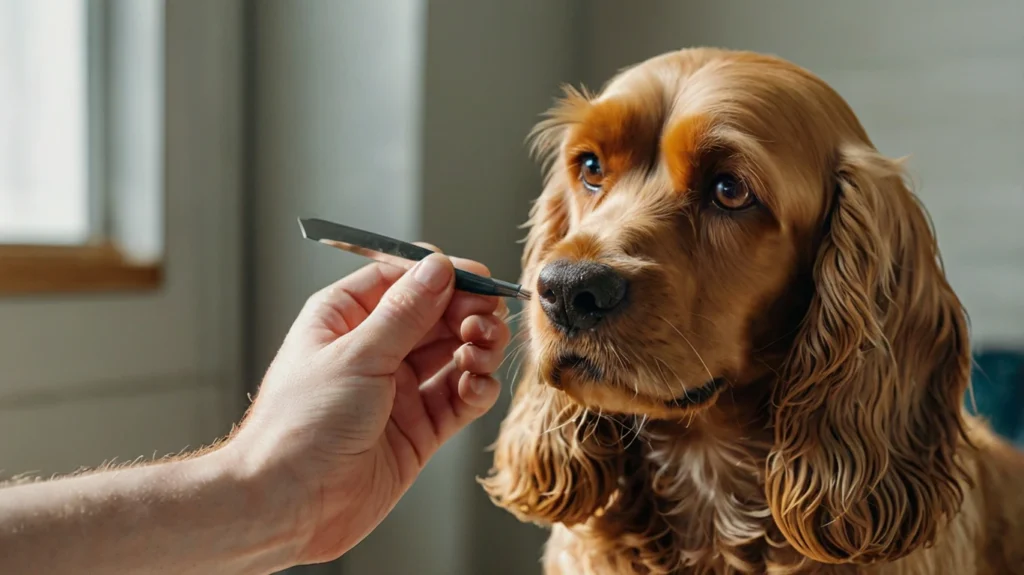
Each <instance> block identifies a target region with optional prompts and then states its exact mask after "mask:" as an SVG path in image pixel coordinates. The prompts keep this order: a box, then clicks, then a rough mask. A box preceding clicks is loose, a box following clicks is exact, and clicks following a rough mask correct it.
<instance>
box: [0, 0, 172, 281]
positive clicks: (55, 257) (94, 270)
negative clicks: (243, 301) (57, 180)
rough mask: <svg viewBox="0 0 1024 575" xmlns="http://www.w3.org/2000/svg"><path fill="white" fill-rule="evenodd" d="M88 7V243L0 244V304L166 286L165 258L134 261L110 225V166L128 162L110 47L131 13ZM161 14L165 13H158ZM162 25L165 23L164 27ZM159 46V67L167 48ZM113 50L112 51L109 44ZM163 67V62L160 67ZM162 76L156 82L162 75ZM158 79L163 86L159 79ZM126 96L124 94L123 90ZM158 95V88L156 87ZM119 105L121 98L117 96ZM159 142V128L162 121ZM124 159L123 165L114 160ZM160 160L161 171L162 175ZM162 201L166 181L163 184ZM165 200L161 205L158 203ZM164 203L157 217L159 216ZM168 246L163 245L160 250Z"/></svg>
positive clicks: (101, 0) (93, 1)
mask: <svg viewBox="0 0 1024 575" xmlns="http://www.w3.org/2000/svg"><path fill="white" fill-rule="evenodd" d="M85 1H86V3H87V5H86V26H87V29H86V34H85V36H86V50H87V53H86V73H87V74H86V75H87V87H86V94H87V99H88V103H87V109H88V120H87V121H88V123H87V142H88V145H87V154H88V156H87V158H86V162H87V164H86V165H87V166H88V173H87V185H86V189H87V193H88V196H89V240H88V241H87V242H86V243H84V244H80V245H47V244H11V243H7V244H2V243H0V297H8V296H24V295H45V294H74V293H85V292H124V291H131V292H140V291H142V292H145V291H153V290H157V289H159V288H160V287H161V286H162V284H163V279H164V273H163V257H162V255H161V258H160V259H159V260H158V261H156V262H151V261H137V260H136V259H133V258H132V257H130V255H129V254H128V253H126V251H125V250H124V249H122V247H121V246H120V245H119V242H118V241H117V240H118V238H117V234H116V231H115V229H114V225H113V224H114V222H113V219H114V217H115V212H116V211H117V208H118V206H117V205H115V204H114V202H117V201H118V199H117V197H116V194H114V193H113V192H112V189H111V188H112V186H113V183H114V182H113V181H112V178H111V176H112V172H113V169H112V161H114V160H117V161H122V162H131V161H134V159H132V158H129V157H127V156H129V155H131V153H132V152H131V150H129V149H127V147H126V146H124V145H123V144H122V145H120V146H118V143H117V142H115V141H114V138H115V137H116V135H115V134H114V133H113V129H112V125H113V122H115V121H121V122H129V121H131V118H128V117H123V118H121V117H118V116H117V114H118V111H117V110H115V109H114V107H113V106H112V102H113V101H114V99H115V97H117V96H118V94H115V91H116V90H117V89H118V87H117V86H115V85H114V81H115V80H116V79H115V78H114V74H115V73H116V71H115V70H114V69H113V68H114V64H113V62H112V57H113V49H114V47H116V48H119V49H122V50H123V49H131V46H126V45H124V44H125V41H124V38H123V35H119V34H117V33H116V29H115V28H114V25H113V21H114V18H115V17H118V16H121V17H122V18H123V17H124V14H117V13H116V11H118V10H122V11H125V10H129V11H130V10H132V9H133V8H132V7H130V6H124V5H121V4H119V3H117V2H114V1H112V0H85ZM161 11H162V9H161ZM161 24H162V23H161ZM160 40H161V44H160V46H159V50H160V57H161V59H162V56H163V50H164V46H163V44H162V40H163V39H162V38H161V39H160ZM114 43H120V44H115V46H114V47H112V44H114ZM162 64H163V62H162V61H161V65H162ZM162 72H163V71H162V69H161V75H162ZM161 79H162V78H161ZM120 89H122V90H123V89H124V88H120ZM159 89H160V90H161V91H162V86H160V87H159ZM120 96H121V97H122V98H124V97H125V96H124V94H120ZM159 121H160V124H161V125H160V127H161V133H160V134H159V137H161V138H162V136H163V134H162V128H163V126H162V122H163V117H162V115H161V117H160V119H159ZM115 154H123V155H124V156H126V157H124V158H115V157H114V156H115ZM162 160H163V158H160V161H159V162H158V164H159V165H158V167H159V168H160V169H162ZM158 180H159V181H160V187H161V189H160V190H159V191H158V193H159V195H160V196H161V197H162V196H163V193H164V190H163V187H164V186H163V178H162V171H161V173H160V177H159V178H158ZM161 199H162V198H161ZM163 207H164V206H163V202H162V203H161V206H160V209H161V217H163V216H164V215H165V214H164V213H163ZM162 243H165V242H162Z"/></svg>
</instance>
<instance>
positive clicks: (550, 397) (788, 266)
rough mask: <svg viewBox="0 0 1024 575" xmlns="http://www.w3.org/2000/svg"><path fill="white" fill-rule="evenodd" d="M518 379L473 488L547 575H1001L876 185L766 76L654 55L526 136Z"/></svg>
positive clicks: (801, 96) (736, 59)
mask: <svg viewBox="0 0 1024 575" xmlns="http://www.w3.org/2000/svg"><path fill="white" fill-rule="evenodd" d="M535 136H536V139H535V144H536V148H537V151H538V152H539V153H540V154H541V155H543V156H544V157H545V159H547V160H548V161H549V162H548V164H547V166H548V167H547V171H548V175H547V180H546V184H545V189H544V191H543V193H542V194H541V197H540V199H539V200H538V202H537V204H536V205H535V207H534V210H533V213H532V217H531V221H530V223H529V225H530V231H529V235H528V237H527V242H526V245H525V254H524V260H523V262H524V269H525V271H524V278H523V279H524V283H525V284H526V285H530V286H535V287H536V294H537V296H536V297H535V300H534V301H532V302H530V304H529V306H528V308H527V310H526V312H525V313H526V323H527V324H528V325H527V335H528V337H529V352H528V355H529V358H528V360H527V365H526V367H525V368H524V372H525V373H526V375H525V377H523V378H522V379H521V380H520V381H518V382H516V385H517V386H518V387H517V390H516V395H515V400H514V404H513V406H512V408H511V411H510V413H509V414H508V416H507V418H506V420H505V422H504V424H503V427H502V430H501V433H500V436H499V438H498V440H497V443H496V446H495V459H494V469H493V470H492V473H491V475H490V476H489V477H488V478H486V479H485V480H484V484H485V487H486V489H487V491H488V492H489V494H490V495H491V497H492V498H493V500H494V501H495V502H496V503H497V504H498V505H500V506H502V507H504V508H506V509H508V510H509V511H511V512H512V513H514V514H515V515H516V516H517V517H519V518H520V519H522V520H526V521H533V522H537V523H540V524H543V525H549V526H551V527H552V535H551V538H550V540H549V543H548V546H547V549H546V551H545V554H544V561H543V564H544V568H545V571H546V573H549V574H556V573H557V574H564V575H572V574H598V573H600V574H623V573H644V574H662V573H665V574H667V573H770V574H783V573H787V574H788V573H894V574H895V573H949V574H955V575H967V574H1004V573H1024V494H1022V492H1024V458H1022V456H1021V455H1020V454H1019V453H1018V452H1016V451H1014V450H1013V449H1012V448H1010V447H1009V446H1007V445H1006V444H1004V443H1002V442H1001V441H999V440H998V439H996V438H995V437H994V436H993V434H992V433H991V432H990V431H988V430H987V428H985V427H984V426H983V424H981V423H979V422H978V421H976V420H975V419H974V418H972V417H970V416H969V415H967V414H965V413H964V412H963V411H962V405H963V398H964V394H965V390H966V389H967V386H968V378H969V373H970V346H969V341H968V329H967V324H966V317H965V313H964V310H963V309H962V307H961V304H960V301H959V300H958V299H957V296H956V294H955V293H954V292H953V290H952V289H950V286H949V284H948V283H947V281H946V278H945V275H944V272H943V270H942V267H941V263H940V260H939V254H938V250H937V246H936V242H935V239H934V236H933V233H932V230H931V227H930V225H929V222H928V219H927V216H926V214H925V212H924V210H923V209H922V207H921V206H920V205H919V204H918V202H917V200H916V198H915V196H914V195H913V194H912V193H911V191H910V190H909V189H908V188H907V187H906V185H905V184H904V179H903V174H902V170H901V165H900V163H898V162H897V161H893V160H890V159H887V158H885V157H883V156H881V155H880V154H879V153H878V151H877V150H876V149H875V148H874V146H873V145H872V143H871V140H870V139H869V138H868V136H867V134H866V133H865V132H864V129H863V128H862V127H861V125H860V123H859V122H858V120H857V118H856V117H855V116H854V114H853V112H852V111H851V109H850V108H849V107H848V106H847V104H846V103H845V102H844V101H843V99H842V98H841V97H840V96H839V95H838V94H836V93H835V92H834V91H833V90H832V89H831V88H829V86H827V85H826V84H825V83H824V82H823V81H821V80H820V79H818V78H817V77H815V76H813V75H812V74H810V73H809V72H807V71H805V70H803V69H801V68H799V67H797V66H795V65H793V64H790V63H788V62H785V61H782V60H779V59H775V58H772V57H767V56H762V55H757V54H752V53H745V52H732V51H724V50H713V49H693V50H683V51H679V52H674V53H669V54H665V55H662V56H659V57H656V58H653V59H651V60H648V61H646V62H644V63H642V64H640V65H637V66H635V67H633V68H631V69H629V70H626V71H624V72H622V73H621V74H619V75H618V76H617V77H616V78H615V79H614V80H613V81H612V82H611V83H610V84H608V85H607V86H606V87H605V88H604V89H603V90H602V92H601V93H600V94H599V95H597V96H590V95H588V94H584V93H580V92H577V91H573V90H569V91H568V93H567V97H566V98H565V99H564V100H562V101H561V102H560V104H559V105H558V106H556V107H555V108H554V109H553V110H552V111H551V113H550V115H549V116H548V117H547V119H545V120H544V121H543V122H541V123H540V124H539V125H538V127H537V130H536V132H535Z"/></svg>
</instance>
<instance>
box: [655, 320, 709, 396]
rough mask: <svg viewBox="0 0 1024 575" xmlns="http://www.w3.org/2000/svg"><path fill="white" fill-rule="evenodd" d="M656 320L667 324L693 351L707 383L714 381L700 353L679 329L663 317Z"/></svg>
mask: <svg viewBox="0 0 1024 575" xmlns="http://www.w3.org/2000/svg"><path fill="white" fill-rule="evenodd" d="M658 319H660V320H661V321H663V322H665V323H667V324H668V326H669V327H670V328H672V329H673V330H674V331H675V332H676V333H677V334H679V337H681V338H683V341H684V342H686V345H688V346H690V349H692V350H693V354H694V355H696V356H697V360H698V361H700V364H701V365H702V366H704V371H705V372H707V374H708V381H711V380H713V379H715V376H714V375H712V374H711V369H710V368H708V364H707V363H705V362H704V358H703V357H701V355H700V352H698V351H697V348H696V347H694V346H693V344H692V343H690V340H689V339H688V338H687V337H686V336H685V335H683V332H682V331H680V330H679V328H677V327H676V326H674V325H672V322H670V321H668V320H667V319H665V318H664V317H663V316H658Z"/></svg>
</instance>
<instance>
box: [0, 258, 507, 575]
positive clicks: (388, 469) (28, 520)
mask: <svg viewBox="0 0 1024 575" xmlns="http://www.w3.org/2000/svg"><path fill="white" fill-rule="evenodd" d="M463 265H466V266H467V267H469V268H470V269H471V271H474V272H477V273H486V268H483V266H480V265H479V264H473V263H470V262H464V263H463ZM453 277H454V273H453V269H452V264H451V262H449V260H447V259H446V258H444V257H441V256H431V257H430V258H427V259H426V260H424V261H422V262H420V264H419V266H417V268H414V269H413V271H412V272H410V273H407V274H403V273H402V272H401V270H396V269H394V268H385V267H380V266H377V265H374V266H369V267H367V268H364V269H363V270H360V271H359V272H356V273H354V274H352V275H350V276H348V277H346V278H344V279H342V280H341V281H339V282H337V283H336V284H334V285H333V286H330V287H328V288H325V289H324V290H322V291H321V292H320V293H318V294H316V295H314V296H313V297H312V298H310V300H309V301H308V302H307V304H306V306H305V308H304V309H303V311H302V312H301V314H300V315H299V318H298V319H297V320H296V321H295V323H294V324H293V326H292V330H291V332H290V333H289V334H288V336H287V337H286V338H285V341H284V344H283V345H282V347H281V350H280V352H279V353H278V355H277V357H276V358H275V360H274V362H273V364H272V365H271V367H270V369H269V370H268V372H267V375H266V377H265V378H264V380H263V384H262V386H261V388H260V392H259V395H257V397H256V401H255V402H254V403H253V405H252V406H251V408H250V410H249V414H248V415H247V417H246V419H245V421H244V422H243V424H242V426H241V428H240V429H239V430H238V431H237V433H235V434H234V435H233V436H232V437H231V438H230V439H229V440H228V441H227V442H226V443H225V444H223V446H221V447H220V448H219V449H216V450H213V451H209V452H207V453H205V454H202V455H194V456H192V457H190V458H187V459H182V460H177V461H166V462H160V463H153V464H150V465H143V466H136V467H127V468H123V469H117V470H109V471H103V472H98V473H93V474H89V475H84V476H79V477H71V478H65V479H59V480H55V481H47V482H40V483H34V484H25V485H16V486H9V487H6V488H0V573H5V574H6V573H12V574H14V573H19V574H20V573H46V574H48V575H61V574H65V573H75V574H80V573H85V574H92V573H97V574H98V573H103V574H106V573H141V572H145V573H174V574H179V573H203V574H206V573H218V574H227V575H231V574H234V573H246V574H259V573H271V572H274V571H279V570H281V569H283V568H286V567H290V566H292V565H298V564H309V563H319V562H323V561H328V560H331V559H335V558H337V557H338V556H340V555H342V554H343V553H345V552H346V551H347V550H349V549H351V548H352V547H353V546H354V545H356V544H357V543H359V541H360V540H362V538H363V537H365V536H366V535H367V534H368V533H369V532H370V531H372V530H373V529H374V528H375V527H376V526H377V524H378V523H380V521H381V520H383V519H384V517H385V516H386V515H387V514H388V513H389V512H390V511H391V509H392V508H393V507H394V505H395V504H396V503H397V502H398V499H399V498H400V497H401V496H402V494H404V493H405V491H406V490H407V489H408V488H409V486H410V485H411V484H412V481H413V480H414V479H415V478H416V476H417V475H418V474H419V472H420V470H421V469H422V468H423V465H425V464H426V462H427V460H428V459H429V458H430V457H431V456H432V455H433V454H434V453H435V452H436V451H437V449H438V448H439V447H440V446H441V444H443V443H444V442H445V441H447V440H448V439H450V438H451V437H452V436H453V435H454V434H455V433H456V432H457V431H458V430H460V429H462V428H463V427H465V426H466V425H468V424H469V423H470V422H471V421H473V420H475V419H476V418H477V417H479V416H480V415H482V414H483V413H485V412H486V411H487V409H489V408H490V407H491V406H492V405H494V402H495V400H496V399H497V395H498V391H499V386H498V382H497V381H495V380H494V378H493V377H491V373H493V372H494V370H495V369H497V367H498V365H499V364H500V363H501V360H502V356H503V352H504V349H505V346H506V345H508V340H509V331H508V327H507V326H506V325H505V324H504V322H502V321H501V319H500V318H499V317H496V315H495V313H496V312H497V313H498V314H500V313H501V310H500V308H499V304H498V302H497V301H496V300H494V299H491V298H482V297H480V296H475V295H472V294H465V293H459V294H455V293H454V290H453V287H452V286H453ZM465 481H466V487H467V488H468V487H471V486H472V485H473V484H474V482H473V478H472V477H466V479H465Z"/></svg>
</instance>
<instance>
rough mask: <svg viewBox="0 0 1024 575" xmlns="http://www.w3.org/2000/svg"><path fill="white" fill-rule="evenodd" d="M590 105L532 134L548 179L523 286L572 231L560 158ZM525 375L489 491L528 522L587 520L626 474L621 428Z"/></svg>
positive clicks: (566, 111) (570, 106)
mask: <svg viewBox="0 0 1024 575" xmlns="http://www.w3.org/2000/svg"><path fill="white" fill-rule="evenodd" d="M585 106H586V96H585V95H584V94H582V93H581V92H578V91H576V90H572V89H567V90H566V97H565V98H564V99H563V100H561V101H560V102H559V103H558V104H557V105H556V106H555V107H554V108H553V109H552V110H551V111H549V112H548V114H547V116H548V117H547V119H545V120H544V121H542V122H540V123H539V124H538V125H537V127H536V128H535V129H534V131H533V133H532V140H533V151H534V153H535V154H536V155H537V156H538V157H539V158H540V159H541V160H542V161H543V162H544V164H545V169H546V171H547V174H546V179H545V184H544V191H543V192H542V193H541V195H540V198H539V199H538V200H537V202H536V203H535V204H534V206H533V208H532V210H531V212H530V219H529V221H528V222H527V224H526V226H527V227H528V229H529V232H528V234H527V237H526V241H525V246H524V250H523V260H522V263H523V274H522V280H521V281H522V282H523V284H524V285H525V286H527V287H532V286H533V284H535V283H536V281H537V274H538V273H539V271H540V270H539V267H540V264H541V262H542V260H543V258H544V254H545V253H547V252H548V251H549V250H550V249H551V247H552V246H554V245H555V244H556V243H557V242H558V241H559V240H561V239H562V238H564V237H565V236H566V235H567V234H568V232H569V227H570V207H569V202H568V198H569V195H568V194H569V191H570V187H569V181H568V179H567V176H566V169H565V166H564V165H563V164H562V162H561V161H560V160H561V158H560V154H561V152H562V144H563V140H564V138H565V132H566V130H567V129H568V127H569V126H571V125H572V123H573V122H574V121H575V120H576V118H577V117H578V113H579V111H580V110H581V109H583V108H585ZM524 329H528V328H525V327H524ZM526 335H527V336H528V335H529V334H528V333H527V334H526ZM521 371H522V372H523V373H525V376H524V377H523V378H521V379H520V381H518V382H516V395H515V397H514V398H513V400H512V407H511V409H510V411H509V413H508V415H507V416H506V417H505V420H504V421H503V422H502V426H501V431H500V432H499V435H498V439H497V441H496V442H495V445H494V464H493V467H492V469H491V473H490V475H489V476H488V477H487V478H486V479H484V480H483V481H482V483H483V485H484V488H485V490H486V491H487V493H488V494H489V495H490V497H491V499H492V500H493V501H494V503H495V504H497V505H498V506H500V507H503V508H505V509H507V510H508V511H510V512H511V513H513V514H514V515H515V516H516V517H518V518H519V519H520V520H523V521H532V522H535V523H539V524H552V523H556V522H557V523H563V524H567V525H571V524H574V523H580V522H583V521H586V520H587V519H588V518H589V517H590V516H591V515H593V514H594V513H595V512H596V511H598V510H599V509H601V508H602V507H604V506H605V505H606V504H607V503H608V500H609V498H610V497H611V496H612V494H613V493H614V492H615V489H616V488H617V481H618V478H619V477H620V476H621V475H622V466H623V465H624V462H625V457H624V455H623V454H622V452H621V444H622V443H621V441H620V439H621V438H620V437H619V429H618V428H617V426H616V425H615V424H614V423H612V422H610V420H609V419H608V418H599V417H597V415H596V414H593V413H590V412H589V411H588V410H586V409H585V408H583V407H581V406H579V405H578V404H576V403H574V402H573V401H572V400H571V399H570V398H569V397H568V396H567V395H566V394H565V393H563V392H561V391H559V390H556V389H554V388H552V387H550V386H548V385H545V384H544V383H543V382H542V381H541V380H540V378H539V375H538V374H537V372H536V370H535V368H533V366H531V365H529V361H527V362H526V365H524V366H523V368H522V370H521Z"/></svg>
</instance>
